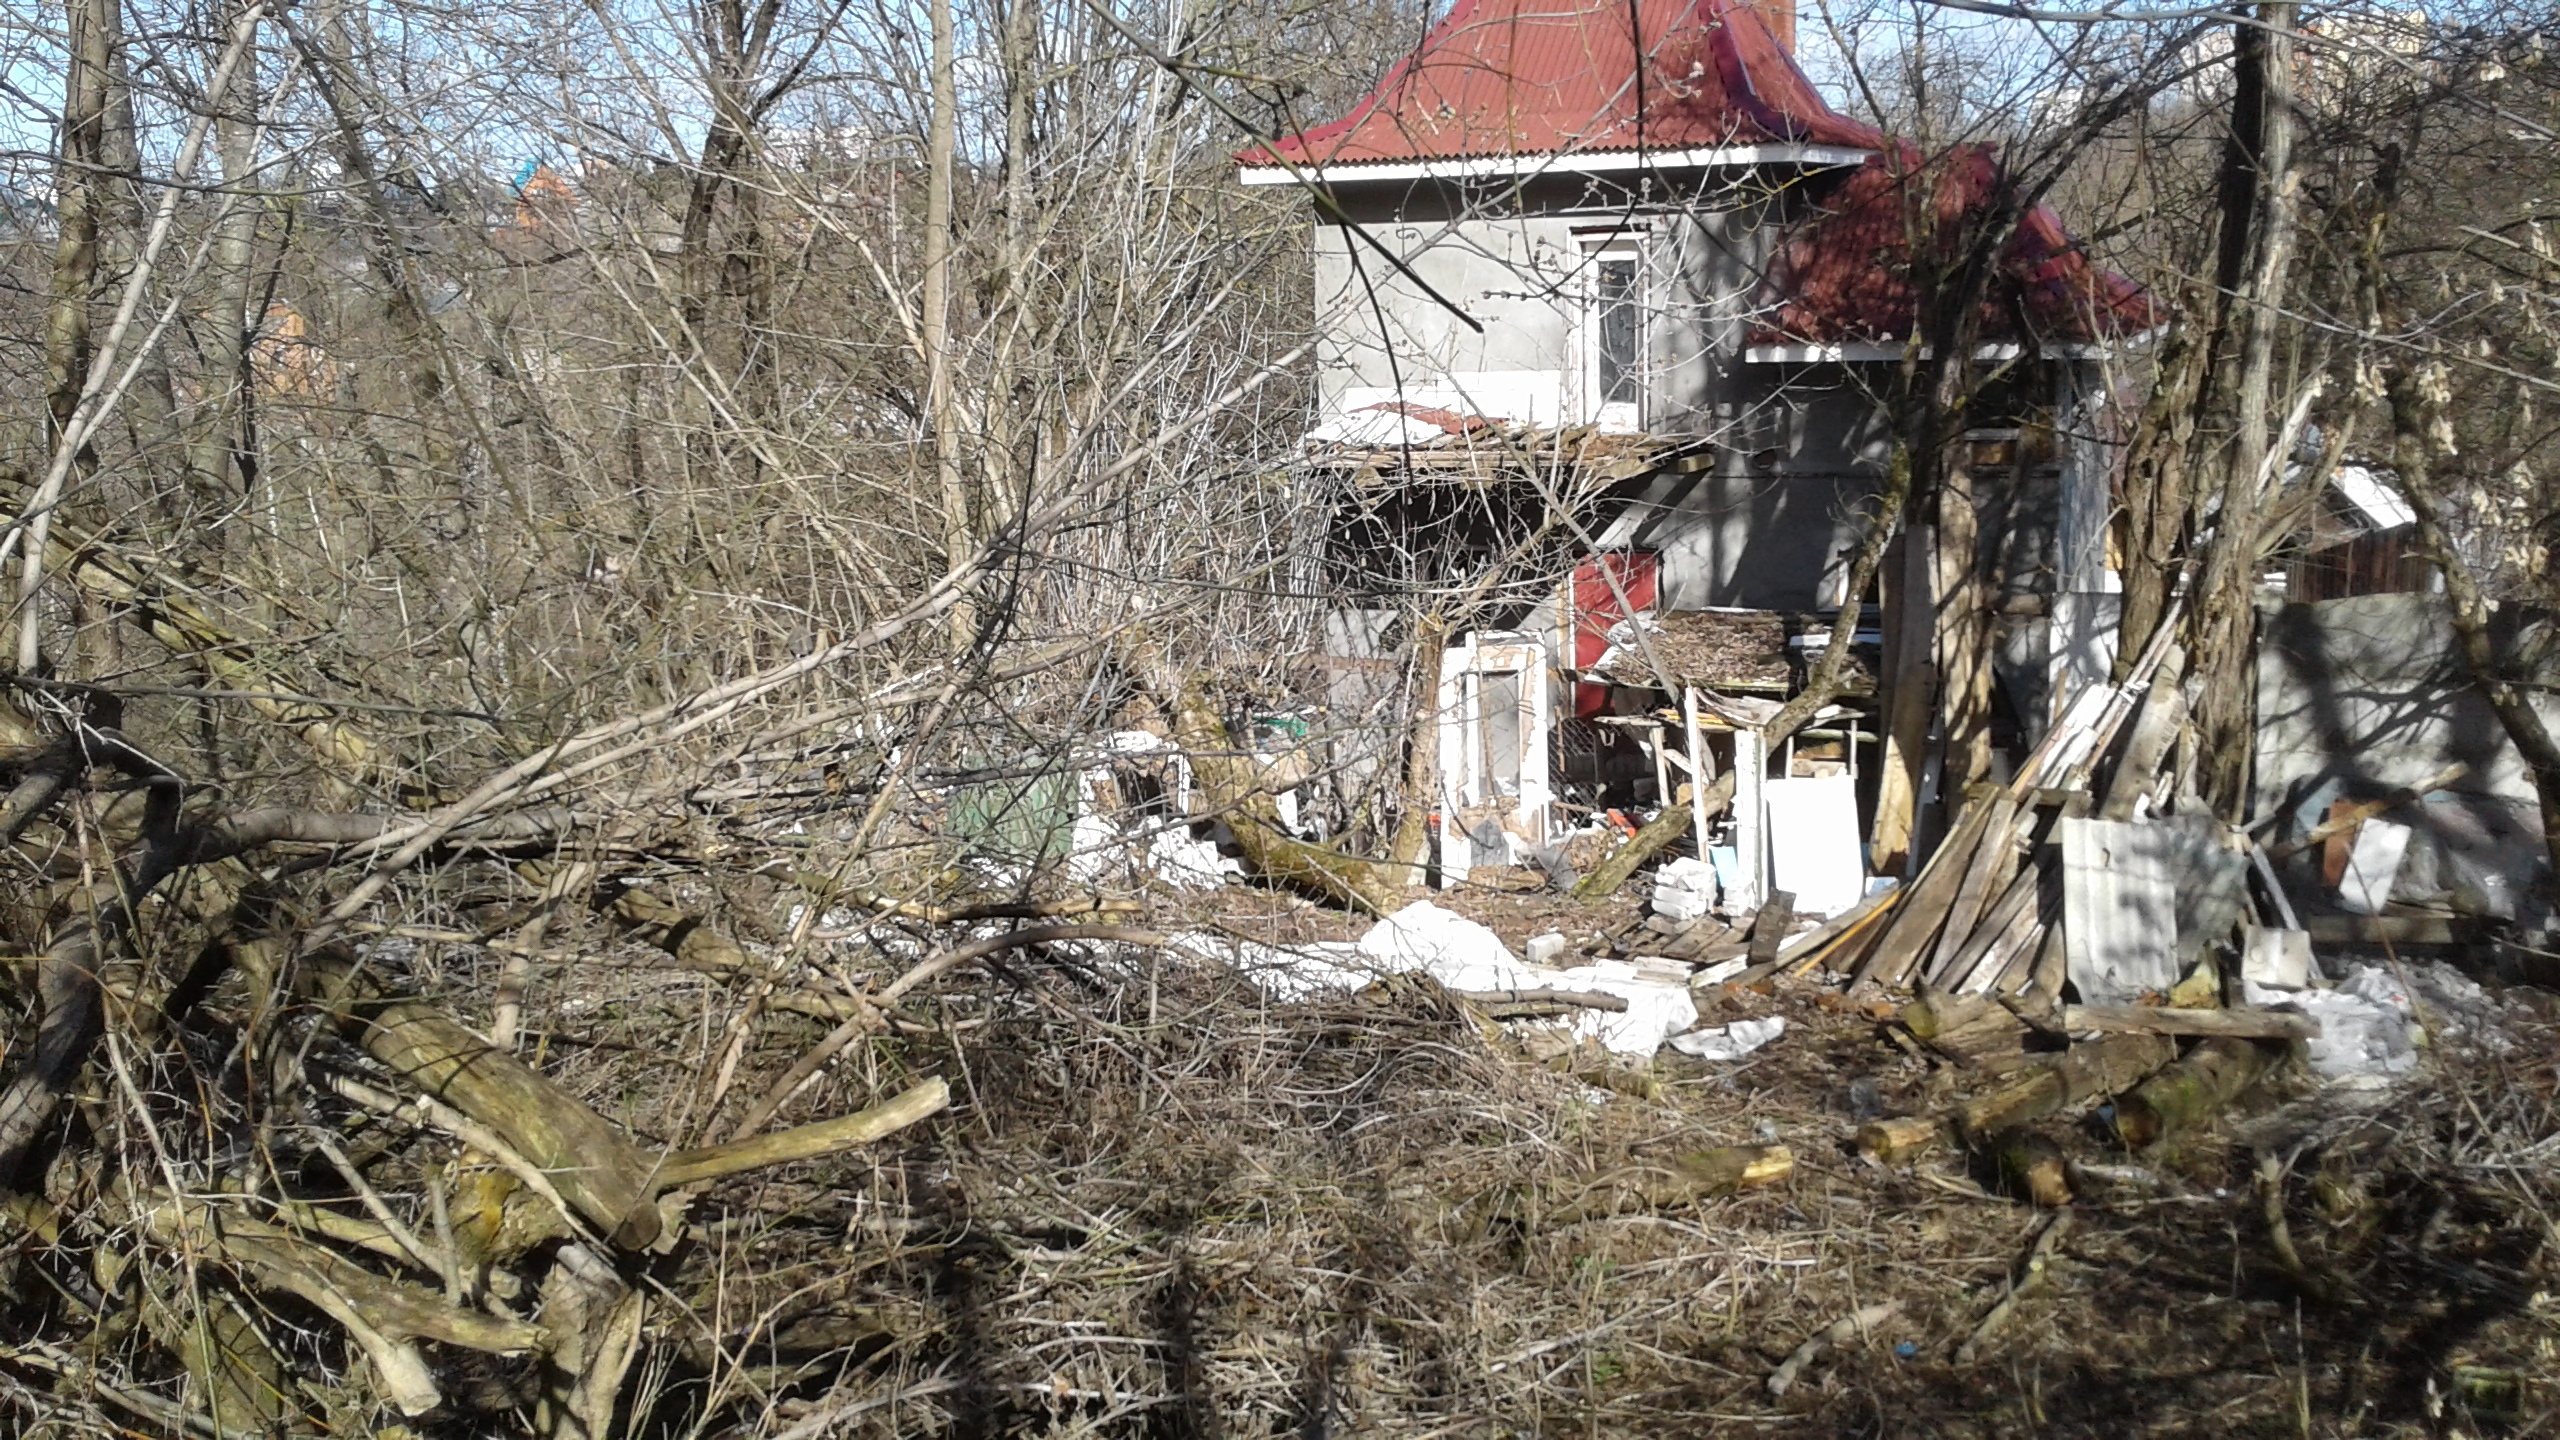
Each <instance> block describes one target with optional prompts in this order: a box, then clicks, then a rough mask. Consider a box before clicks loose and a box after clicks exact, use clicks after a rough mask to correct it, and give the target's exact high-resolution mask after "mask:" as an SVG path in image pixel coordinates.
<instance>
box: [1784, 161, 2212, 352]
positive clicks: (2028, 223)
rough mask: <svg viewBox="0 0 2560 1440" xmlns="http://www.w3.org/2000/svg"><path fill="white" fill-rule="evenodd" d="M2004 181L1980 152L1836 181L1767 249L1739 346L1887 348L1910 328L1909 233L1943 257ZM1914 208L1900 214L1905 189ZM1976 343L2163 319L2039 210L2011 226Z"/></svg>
mask: <svg viewBox="0 0 2560 1440" xmlns="http://www.w3.org/2000/svg"><path fill="white" fill-rule="evenodd" d="M2006 183H2007V181H2006V178H2005V177H2004V176H2003V175H2002V173H2001V170H2000V161H1999V157H1998V156H1997V155H1996V154H1995V153H1994V152H1993V151H1992V150H1991V149H1990V148H1989V147H1987V146H1979V145H1975V146H1966V147H1963V148H1961V149H1958V150H1956V151H1954V152H1952V153H1950V154H1948V155H1946V156H1943V157H1941V158H1939V159H1938V160H1936V161H1934V162H1927V163H1924V162H1923V161H1922V160H1921V158H1920V156H1919V154H1918V152H1917V151H1915V150H1913V149H1911V148H1910V147H1908V146H1900V147H1896V149H1895V151H1894V152H1893V153H1891V154H1886V155H1878V156H1876V157H1874V158H1873V159H1870V160H1869V161H1867V163H1866V164H1865V165H1862V166H1860V167H1859V168H1858V169H1857V170H1855V171H1852V172H1850V174H1849V175H1848V176H1847V177H1846V178H1845V179H1843V180H1841V181H1840V182H1839V185H1838V188H1837V189H1835V190H1834V191H1833V192H1832V193H1831V194H1830V196H1828V197H1827V198H1826V199H1825V200H1823V201H1822V203H1821V208H1820V210H1819V211H1818V212H1817V213H1816V214H1815V215H1814V216H1813V217H1812V218H1810V219H1808V220H1806V221H1804V222H1802V223H1800V224H1798V225H1797V226H1795V227H1794V228H1793V229H1792V230H1791V231H1790V232H1789V234H1788V235H1787V236H1786V237H1785V238H1784V239H1783V240H1781V241H1780V242H1779V244H1778V250H1777V253H1776V255H1775V256H1774V257H1773V259H1772V262H1771V265H1770V273H1769V282H1768V287H1767V291H1766V293H1765V294H1764V296H1763V303H1764V307H1766V308H1765V310H1764V313H1766V314H1767V316H1768V318H1766V319H1764V320H1763V321H1762V322H1761V323H1760V324H1759V325H1758V326H1757V327H1755V329H1754V331H1753V333H1752V336H1751V343H1753V344H1755V345H1767V344H1816V345H1836V344H1841V343H1844V342H1845V343H1877V342H1898V341H1900V340H1902V339H1904V338H1905V337H1906V336H1908V335H1909V333H1910V330H1911V324H1912V309H1913V302H1912V294H1911V279H1910V276H1911V263H1910V259H1911V257H1910V247H1911V236H1912V234H1913V232H1914V230H1915V229H1916V230H1917V231H1918V232H1919V233H1920V234H1922V235H1923V236H1934V237H1936V240H1937V243H1939V244H1942V245H1944V246H1946V247H1948V248H1947V251H1946V253H1948V254H1949V255H1952V254H1953V253H1954V247H1955V246H1957V245H1959V244H1961V243H1962V239H1963V232H1964V226H1963V224H1962V221H1963V219H1964V217H1965V216H1966V215H1968V214H1975V213H1980V212H1982V211H1984V210H1987V209H1988V208H1989V207H1990V206H1991V204H1992V202H1993V200H1994V199H1995V198H1996V197H1997V196H1998V195H1999V193H2000V189H2001V187H2002V186H2003V185H2005V184H2006ZM1915 184H1917V185H1925V186H1927V187H1928V189H1927V190H1926V192H1925V193H1926V202H1925V209H1924V210H1923V211H1922V212H1920V213H1917V214H1906V206H1905V201H1906V197H1907V196H1909V195H1910V194H1911V193H1912V189H1911V187H1912V186H1914V185H1915ZM1982 307H1983V313H1982V328H1981V338H1982V339H1983V340H1984V341H1985V342H1987V343H2002V342H2033V341H2046V342H2055V343H2062V344H2088V343H2091V342H2093V341H2097V340H2101V339H2107V338H2117V337H2122V336H2127V335H2132V334H2136V333H2139V332H2141V331H2143V330H2147V329H2150V328H2151V327H2152V326H2153V325H2156V324H2158V323H2159V322H2160V320H2161V319H2162V318H2163V317H2162V316H2161V314H2160V313H2159V308H2158V306H2157V305H2155V304H2154V303H2153V301H2152V299H2151V297H2150V295H2149V294H2148V293H2146V292H2145V291H2144V290H2143V289H2142V287H2141V286H2139V285H2136V284H2134V283H2133V282H2132V281H2131V280H2128V279H2126V278H2125V277H2123V276H2122V275H2117V274H2113V273H2111V272H2109V271H2106V270H2103V269H2100V268H2099V267H2097V266H2095V265H2092V264H2091V263H2089V257H2088V256H2087V255H2086V254H2084V253H2083V252H2082V251H2081V249H2080V246H2079V242H2078V241H2076V240H2073V239H2072V238H2071V236H2070V234H2069V233H2068V232H2066V231H2065V230H2064V229H2063V228H2062V219H2061V217H2060V216H2058V215H2056V214H2054V213H2053V211H2052V209H2051V208H2050V207H2047V206H2043V205H2039V206H2037V207H2035V208H2034V209H2033V210H2030V211H2028V212H2027V214H2026V215H2025V216H2024V217H2023V218H2022V219H2021V220H2020V221H2019V222H2018V228H2017V233H2016V234H2015V235H2013V236H2011V237H2010V239H2009V243H2008V246H2007V248H2006V249H2005V250H2004V251H2003V252H2002V255H2001V259H2000V268H1999V273H1998V274H1997V275H1995V276H1994V277H1993V279H1992V282H1991V284H1990V286H1989V287H1988V289H1987V291H1986V293H1985V294H1984V296H1983V301H1982Z"/></svg>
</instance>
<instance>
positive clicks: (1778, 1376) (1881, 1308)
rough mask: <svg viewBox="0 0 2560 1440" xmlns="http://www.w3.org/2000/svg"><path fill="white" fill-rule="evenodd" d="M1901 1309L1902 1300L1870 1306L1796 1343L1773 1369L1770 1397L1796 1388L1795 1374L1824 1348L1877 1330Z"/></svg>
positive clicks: (1843, 1343) (1775, 1396) (1770, 1375)
mask: <svg viewBox="0 0 2560 1440" xmlns="http://www.w3.org/2000/svg"><path fill="white" fill-rule="evenodd" d="M1901 1310H1902V1302H1901V1301H1899V1300H1889V1301H1886V1302H1885V1303H1884V1304H1882V1305H1870V1306H1868V1307H1866V1308H1865V1309H1863V1310H1859V1311H1857V1312H1855V1313H1853V1314H1850V1315H1846V1316H1843V1317H1841V1318H1840V1319H1838V1320H1834V1321H1832V1322H1831V1323H1830V1324H1829V1325H1826V1326H1824V1327H1823V1328H1822V1329H1820V1330H1817V1331H1815V1332H1814V1334H1813V1336H1812V1338H1810V1339H1808V1340H1806V1341H1805V1342H1804V1343H1803V1344H1801V1345H1799V1346H1797V1347H1796V1348H1795V1351H1794V1353H1793V1354H1790V1355H1789V1356H1787V1358H1786V1360H1785V1362H1784V1363H1783V1364H1781V1365H1779V1366H1778V1368H1777V1369H1776V1370H1774V1371H1771V1372H1770V1374H1769V1395H1770V1398H1772V1399H1776V1398H1778V1397H1780V1396H1783V1395H1785V1394H1786V1393H1787V1391H1789V1390H1790V1389H1793V1388H1794V1387H1795V1383H1796V1376H1798V1375H1800V1374H1802V1373H1804V1367H1806V1366H1807V1365H1810V1364H1812V1363H1813V1362H1814V1360H1815V1358H1816V1357H1818V1356H1820V1355H1821V1354H1822V1351H1823V1347H1825V1346H1828V1345H1845V1344H1847V1343H1848V1342H1850V1341H1851V1340H1854V1339H1856V1338H1858V1337H1859V1336H1861V1335H1864V1334H1865V1333H1867V1332H1868V1331H1869V1330H1872V1329H1874V1328H1875V1327H1876V1326H1878V1325H1881V1324H1883V1323H1884V1322H1885V1321H1887V1320H1890V1319H1892V1318H1893V1317H1894V1316H1895V1315H1896V1314H1899V1313H1900V1312H1901Z"/></svg>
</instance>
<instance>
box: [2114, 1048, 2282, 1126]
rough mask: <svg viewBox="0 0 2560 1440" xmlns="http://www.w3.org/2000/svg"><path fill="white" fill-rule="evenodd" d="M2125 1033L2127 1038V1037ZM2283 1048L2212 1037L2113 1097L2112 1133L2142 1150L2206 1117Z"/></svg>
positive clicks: (2261, 1072) (2251, 1082) (2255, 1077)
mask: <svg viewBox="0 0 2560 1440" xmlns="http://www.w3.org/2000/svg"><path fill="white" fill-rule="evenodd" d="M2126 1038H2130V1037H2126ZM2286 1053H2287V1052H2286V1047H2285V1046H2283V1045H2281V1044H2274V1043H2270V1042H2268V1041H2264V1040H2242V1039H2237V1038H2233V1037H2228V1036H2215V1037H2214V1038H2212V1039H2209V1040H2206V1041H2203V1042H2202V1043H2200V1044H2198V1045H2197V1046H2196V1048H2194V1049H2193V1050H2190V1051H2188V1052H2187V1054H2186V1058H2184V1059H2182V1060H2180V1061H2179V1062H2178V1063H2177V1064H2175V1065H2172V1066H2170V1067H2169V1068H2167V1069H2165V1070H2163V1071H2161V1072H2160V1073H2159V1074H2157V1075H2154V1076H2152V1077H2151V1078H2150V1079H2148V1080H2145V1081H2143V1082H2142V1083H2141V1084H2140V1085H2139V1086H2136V1087H2135V1088H2134V1091H2133V1093H2132V1094H2130V1095H2126V1096H2124V1097H2123V1098H2122V1099H2119V1100H2118V1101H2117V1102H2116V1138H2118V1139H2119V1140H2122V1141H2123V1142H2124V1143H2125V1146H2126V1148H2128V1149H2133V1150H2141V1149H2145V1148H2147V1147H2149V1146H2152V1145H2156V1144H2158V1143H2159V1142H2161V1141H2162V1140H2166V1139H2168V1138H2169V1137H2170V1136H2172V1135H2176V1134H2180V1133H2182V1132H2184V1131H2188V1130H2193V1129H2195V1128H2197V1127H2198V1126H2201V1125H2204V1124H2206V1123H2207V1122H2209V1121H2211V1120H2212V1119H2213V1117H2214V1116H2216V1115H2218V1114H2220V1113H2221V1112H2222V1110H2223V1108H2224V1107H2226V1106H2228V1105H2229V1104H2231V1102H2233V1101H2234V1100H2237V1099H2239V1098H2240V1096H2241V1095H2242V1094H2244V1093H2245V1092H2246V1091H2247V1090H2248V1089H2249V1087H2250V1086H2252V1085H2255V1084H2256V1083H2258V1081H2259V1079H2260V1078H2261V1077H2263V1076H2264V1075H2266V1073H2267V1072H2268V1071H2270V1070H2272V1069H2274V1068H2275V1066H2276V1064H2277V1062H2279V1061H2281V1060H2283V1059H2284V1057H2285V1055H2286Z"/></svg>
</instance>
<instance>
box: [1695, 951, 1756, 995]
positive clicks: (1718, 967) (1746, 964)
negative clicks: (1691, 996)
mask: <svg viewBox="0 0 2560 1440" xmlns="http://www.w3.org/2000/svg"><path fill="white" fill-rule="evenodd" d="M1750 968H1751V957H1750V956H1748V955H1736V956H1734V957H1733V958H1732V959H1730V960H1719V961H1717V962H1716V963H1714V964H1713V965H1710V966H1708V967H1707V968H1706V969H1704V970H1701V971H1699V972H1698V973H1697V974H1695V975H1692V976H1690V977H1689V988H1690V989H1692V990H1704V989H1707V988H1708V987H1710V986H1714V985H1721V984H1723V983H1724V982H1726V981H1727V980H1730V979H1732V978H1733V977H1734V976H1736V975H1739V974H1741V973H1742V972H1743V971H1745V970H1748V969H1750Z"/></svg>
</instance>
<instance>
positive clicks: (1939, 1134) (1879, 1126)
mask: <svg viewBox="0 0 2560 1440" xmlns="http://www.w3.org/2000/svg"><path fill="white" fill-rule="evenodd" d="M1947 1138H1948V1137H1947V1122H1945V1121H1944V1120H1941V1119H1938V1118H1937V1117H1936V1116H1933V1115H1903V1116H1898V1117H1895V1118H1893V1119H1888V1120H1870V1121H1868V1122H1867V1123H1866V1124H1864V1125H1861V1126H1859V1127H1858V1153H1859V1154H1861V1155H1864V1156H1866V1157H1867V1158H1868V1159H1870V1160H1873V1161H1875V1162H1877V1163H1878V1164H1881V1165H1900V1164H1902V1163H1904V1162H1905V1161H1908V1160H1912V1159H1916V1158H1917V1157H1919V1156H1921V1155H1925V1154H1927V1153H1928V1152H1930V1151H1932V1150H1935V1149H1937V1148H1938V1147H1939V1146H1941V1145H1943V1144H1945V1143H1947Z"/></svg>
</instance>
